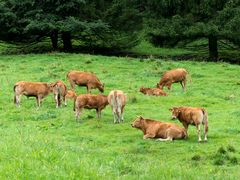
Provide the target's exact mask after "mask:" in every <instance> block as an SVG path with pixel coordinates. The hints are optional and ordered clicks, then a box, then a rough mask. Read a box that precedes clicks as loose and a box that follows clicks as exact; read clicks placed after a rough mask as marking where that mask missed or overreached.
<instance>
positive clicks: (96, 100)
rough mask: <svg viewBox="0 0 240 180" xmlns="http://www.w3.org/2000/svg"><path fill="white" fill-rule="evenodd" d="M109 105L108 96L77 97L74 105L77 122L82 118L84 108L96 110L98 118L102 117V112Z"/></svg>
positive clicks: (83, 95)
mask: <svg viewBox="0 0 240 180" xmlns="http://www.w3.org/2000/svg"><path fill="white" fill-rule="evenodd" d="M107 105H108V100H107V96H105V95H102V94H81V95H79V96H77V98H76V99H75V103H74V111H75V115H76V120H78V119H79V118H80V114H81V111H82V109H83V108H85V109H96V112H97V118H100V117H101V111H102V110H103V109H104V108H105V107H106V106H107Z"/></svg>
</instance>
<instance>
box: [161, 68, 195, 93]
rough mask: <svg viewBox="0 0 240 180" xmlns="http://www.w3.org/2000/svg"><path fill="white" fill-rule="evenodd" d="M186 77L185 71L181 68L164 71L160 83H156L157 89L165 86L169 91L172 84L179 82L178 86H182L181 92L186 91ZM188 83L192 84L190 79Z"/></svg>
mask: <svg viewBox="0 0 240 180" xmlns="http://www.w3.org/2000/svg"><path fill="white" fill-rule="evenodd" d="M187 75H188V72H187V70H186V69H183V68H178V69H172V70H170V71H166V72H165V73H164V74H163V76H162V78H161V80H160V82H159V83H157V88H160V89H163V87H164V86H167V88H168V90H171V86H172V84H173V83H178V82H180V84H181V85H182V88H183V91H186V82H187ZM190 82H191V83H192V79H191V78H190Z"/></svg>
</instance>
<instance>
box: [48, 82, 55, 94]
mask: <svg viewBox="0 0 240 180" xmlns="http://www.w3.org/2000/svg"><path fill="white" fill-rule="evenodd" d="M47 86H48V89H49V91H50V92H53V90H54V86H55V83H48V84H47Z"/></svg>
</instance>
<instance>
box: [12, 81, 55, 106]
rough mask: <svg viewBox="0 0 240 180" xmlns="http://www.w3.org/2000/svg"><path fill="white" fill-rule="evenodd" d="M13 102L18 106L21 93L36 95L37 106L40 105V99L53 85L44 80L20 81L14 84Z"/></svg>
mask: <svg viewBox="0 0 240 180" xmlns="http://www.w3.org/2000/svg"><path fill="white" fill-rule="evenodd" d="M13 90H14V103H15V104H16V105H17V106H20V99H21V96H22V95H25V96H27V97H36V100H37V106H38V107H40V104H41V101H42V99H43V98H44V97H46V96H47V95H48V94H49V93H51V92H52V91H53V85H52V84H50V83H44V82H26V81H20V82H17V83H16V84H15V85H14V88H13Z"/></svg>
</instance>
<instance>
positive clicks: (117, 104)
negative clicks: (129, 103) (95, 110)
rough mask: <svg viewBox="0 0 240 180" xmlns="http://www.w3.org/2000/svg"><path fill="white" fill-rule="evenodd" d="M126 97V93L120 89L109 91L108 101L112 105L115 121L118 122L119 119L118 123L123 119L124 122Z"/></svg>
mask: <svg viewBox="0 0 240 180" xmlns="http://www.w3.org/2000/svg"><path fill="white" fill-rule="evenodd" d="M126 99H127V97H126V95H125V94H124V93H123V92H122V91H120V90H113V91H111V92H110V93H109V95H108V103H109V104H110V106H111V107H112V112H113V119H114V123H116V122H117V121H116V120H118V123H120V120H121V119H122V122H123V120H124V117H123V111H124V107H125V105H126Z"/></svg>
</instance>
